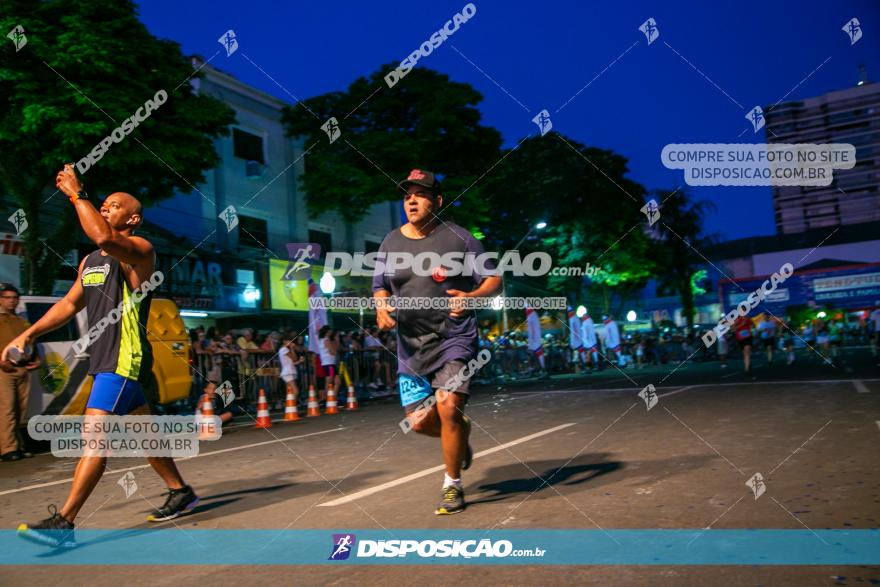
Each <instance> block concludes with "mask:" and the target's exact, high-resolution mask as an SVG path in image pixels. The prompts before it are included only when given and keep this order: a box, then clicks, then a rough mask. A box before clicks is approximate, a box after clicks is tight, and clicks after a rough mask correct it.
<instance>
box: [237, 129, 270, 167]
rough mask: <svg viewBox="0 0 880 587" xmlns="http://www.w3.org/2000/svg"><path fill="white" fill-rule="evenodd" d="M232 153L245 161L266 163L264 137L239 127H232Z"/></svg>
mask: <svg viewBox="0 0 880 587" xmlns="http://www.w3.org/2000/svg"><path fill="white" fill-rule="evenodd" d="M232 154H233V155H235V156H236V157H238V158H239V159H244V160H245V161H256V162H257V163H259V164H261V165H265V164H266V160H265V158H264V157H263V137H260V136H257V135H255V134H251V133H249V132H245V131H243V130H240V129H237V128H234V129H232Z"/></svg>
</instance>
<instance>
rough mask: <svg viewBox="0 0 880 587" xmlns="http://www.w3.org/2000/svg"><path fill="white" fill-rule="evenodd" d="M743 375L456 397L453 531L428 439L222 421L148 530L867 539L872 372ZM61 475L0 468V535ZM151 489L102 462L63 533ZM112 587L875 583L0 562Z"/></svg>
mask: <svg viewBox="0 0 880 587" xmlns="http://www.w3.org/2000/svg"><path fill="white" fill-rule="evenodd" d="M756 364H757V365H756V368H755V370H754V374H753V375H746V374H744V373H742V365H741V363H740V362H738V361H732V362H731V364H730V366H729V367H728V369H726V370H721V369H720V368H719V365H718V364H717V363H715V362H712V363H695V362H687V363H684V364H682V365H664V366H660V367H651V368H646V369H642V370H635V369H626V370H624V371H619V370H617V369H607V370H605V371H603V372H601V373H594V374H590V375H583V376H565V377H556V378H554V379H553V380H551V381H523V382H515V383H508V384H504V385H500V386H491V387H482V388H478V389H475V390H474V395H473V397H472V399H471V402H470V405H469V406H468V410H467V411H468V414H469V415H470V416H471V418H472V420H473V422H474V427H473V433H472V445H473V447H474V450H475V452H476V453H477V458H476V459H475V462H474V465H473V467H472V469H471V470H469V471H467V472H466V473H465V474H464V476H463V479H464V483H465V491H466V495H467V500H468V502H469V507H468V509H467V510H466V511H465V512H463V513H462V514H460V515H456V516H442V517H438V516H435V515H434V514H433V510H434V507H435V505H436V502H437V501H438V500H439V498H440V485H441V481H442V475H443V474H442V472H440V471H436V470H433V469H436V468H438V466H439V465H440V464H441V463H442V460H441V455H440V449H439V442H438V441H437V440H436V439H431V438H425V437H421V436H418V435H416V434H414V433H409V434H404V433H403V432H402V430H401V429H400V428H399V427H398V422H399V421H400V418H401V410H400V408H399V406H398V405H396V404H395V403H394V401H392V400H385V401H374V402H370V403H367V404H363V405H362V406H361V410H359V411H357V412H352V413H342V414H340V415H336V416H321V417H319V418H303V419H302V420H300V421H299V422H295V423H286V422H277V423H276V424H275V425H274V426H273V427H272V428H271V429H268V430H260V429H254V428H253V427H252V426H250V425H240V426H236V427H233V428H231V429H228V430H226V431H225V432H224V435H223V438H221V439H220V440H218V441H216V442H213V443H208V444H205V445H204V446H203V448H202V452H201V454H199V455H198V456H197V457H194V458H189V459H185V460H181V461H180V462H179V466H180V469H181V471H182V473H183V474H184V476H185V478H186V479H187V481H188V482H189V483H190V484H191V485H193V486H194V487H195V488H196V490H197V492H198V493H199V494H200V496H201V498H202V501H201V504H200V505H199V507H198V508H197V509H196V510H195V511H194V512H193V513H191V514H190V515H187V516H185V517H182V518H179V519H178V520H176V521H175V522H173V523H166V524H164V526H166V527H168V528H184V529H187V528H198V529H213V528H216V529H244V528H252V529H279V528H290V529H323V528H326V529H337V530H338V529H346V528H368V529H382V530H384V529H387V530H388V531H389V532H393V530H394V529H435V530H439V529H480V530H485V529H490V528H494V529H528V528H560V529H562V528H572V529H577V528H590V529H620V528H635V529H640V528H644V529H653V528H659V529H676V528H694V529H699V528H707V527H710V528H730V529H740V528H742V529H745V528H780V529H785V528H792V529H804V528H808V529H813V530H818V529H859V528H863V529H868V528H874V529H876V528H878V526H880V524H878V518H880V473H878V467H877V465H878V457H877V455H878V452H877V444H878V440H880V366H878V365H877V360H876V359H874V358H872V357H870V354H869V352H868V350H867V349H849V350H848V351H847V352H846V353H845V355H844V357H843V358H842V360H841V361H839V363H838V364H837V365H836V366H829V365H824V364H822V363H821V361H820V360H819V359H818V358H816V357H810V356H806V355H801V356H799V357H798V361H797V362H796V363H795V364H794V365H791V366H787V365H784V364H782V363H777V364H776V365H771V366H767V365H765V364H764V360H763V359H762V358H758V359H757V360H756ZM648 384H652V385H654V386H655V389H656V392H657V393H658V395H659V403H658V404H657V405H656V406H654V407H653V408H652V409H651V410H648V409H647V408H646V405H645V403H644V401H643V400H642V399H641V398H640V397H638V395H637V394H638V393H639V391H641V390H642V389H643V387H644V386H646V385H648ZM278 416H279V415H277V414H276V415H274V416H273V417H276V418H277V417H278ZM74 465H75V461H73V460H72V459H57V458H55V457H53V456H51V455H39V456H37V457H35V458H33V459H28V460H26V461H21V462H17V463H3V464H2V465H0V528H7V529H11V528H15V527H16V526H17V524H18V523H19V522H21V521H32V520H39V519H41V518H43V517H45V515H46V513H45V512H46V506H47V505H48V504H51V503H56V504H60V503H62V502H63V501H64V498H65V496H66V492H67V489H68V488H69V478H70V474H71V472H72V469H73V467H74ZM132 467H134V468H132ZM129 470H131V472H132V473H133V474H134V475H135V480H136V482H137V485H138V489H137V492H136V493H135V494H134V495H132V496H131V497H129V498H126V497H125V496H124V494H123V491H122V488H121V487H120V486H119V485H118V484H117V481H118V480H119V478H120V477H121V476H122V475H123V474H125V473H126V472H127V471H129ZM756 472H760V473H761V474H762V475H763V477H764V480H765V482H766V486H767V493H766V494H764V495H763V496H761V497H760V498H759V499H754V498H753V495H752V494H751V493H750V490H749V489H748V487H746V485H745V482H746V481H747V480H748V479H749V478H750V477H751V476H752V475H753V474H754V473H756ZM542 479H546V480H549V482H548V483H543V482H542ZM163 489H164V488H163V486H162V484H161V482H160V481H159V479H158V477H157V476H156V475H155V474H154V473H153V472H152V471H151V470H150V469H149V467H148V466H146V465H145V464H144V463H143V461H137V460H134V459H113V460H111V461H110V463H109V467H108V473H107V474H106V475H105V477H104V479H103V480H102V481H101V483H100V484H99V485H98V487H97V488H96V490H95V492H94V494H93V495H92V497H91V498H90V500H89V502H88V503H87V504H86V506H85V508H84V509H83V511H82V513H81V514H80V518H79V519H78V520H77V528H78V530H79V529H89V528H102V529H129V528H146V527H147V526H148V525H147V523H146V522H145V517H146V515H147V514H148V513H149V511H150V509H151V507H152V506H153V505H159V504H161V502H162V496H161V494H162V492H163ZM151 527H155V525H151ZM250 546H253V545H242V548H248V547H250ZM322 554H324V553H322ZM122 562H123V561H119V563H122ZM169 562H173V561H169ZM132 576H136V577H137V584H145V585H146V584H151V585H152V584H155V585H166V584H167V585H178V584H181V583H182V582H185V581H188V580H197V581H206V582H210V583H212V584H220V585H223V584H233V583H238V584H240V583H241V582H242V581H254V580H256V581H259V582H260V583H271V584H276V583H277V584H291V583H295V584H297V585H337V584H339V585H342V584H346V585H348V584H352V585H378V584H381V585H387V584H389V583H391V582H393V583H394V584H395V585H429V584H430V585H433V584H449V583H450V582H451V581H466V582H467V583H468V584H475V583H480V584H482V585H519V584H535V583H538V584H560V585H567V584H577V585H583V584H603V585H608V584H613V585H658V584H660V585H706V584H709V583H724V584H730V585H826V584H827V585H836V584H872V583H873V584H877V583H878V582H880V568H878V567H857V566H841V567H817V566H804V567H778V566H763V567H761V566H722V567H719V566H565V567H560V566H541V565H534V566H517V567H513V566H501V567H496V566H493V567H480V566H448V567H436V566H432V567H429V566H405V567H391V566H351V565H348V566H344V567H343V566H327V565H324V566H217V565H211V566H163V567H155V566H152V567H148V566H125V565H123V564H117V565H116V566H101V567H95V566H57V565H51V566H49V565H47V566H8V567H5V568H4V569H3V570H2V579H0V582H2V583H3V584H4V585H24V584H28V585H33V584H44V583H49V582H55V581H58V580H61V579H62V578H63V581H64V583H65V584H69V585H88V586H90V587H92V586H98V585H118V584H119V583H120V582H122V581H127V580H130V578H131V577H132Z"/></svg>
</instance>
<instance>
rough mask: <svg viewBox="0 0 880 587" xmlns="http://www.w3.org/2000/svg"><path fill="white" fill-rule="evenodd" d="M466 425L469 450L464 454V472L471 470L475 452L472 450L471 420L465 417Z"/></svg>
mask: <svg viewBox="0 0 880 587" xmlns="http://www.w3.org/2000/svg"><path fill="white" fill-rule="evenodd" d="M464 425H465V426H466V427H467V437H468V440H467V450H466V451H465V453H464V460H463V461H461V469H462V470H463V471H467V470H468V469H470V468H471V463H472V462H473V461H474V451H473V449H472V448H471V419H470V418H468V417H467V416H465V417H464Z"/></svg>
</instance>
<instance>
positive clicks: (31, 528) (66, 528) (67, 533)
mask: <svg viewBox="0 0 880 587" xmlns="http://www.w3.org/2000/svg"><path fill="white" fill-rule="evenodd" d="M49 513H50V514H52V515H51V516H49V517H48V518H46V519H45V520H43V521H42V522H37V523H36V524H19V526H18V536H19V537H20V538H24V539H25V540H28V541H30V542H36V543H37V544H42V545H44V546H51V547H53V548H74V547H76V537H75V536H74V533H73V532H74V526H73V524H72V523H71V522H68V521H67V519H66V518H65V517H63V516H62V515H61V514H59V513H58V509H57V508H56V507H55V506H54V505H50V506H49Z"/></svg>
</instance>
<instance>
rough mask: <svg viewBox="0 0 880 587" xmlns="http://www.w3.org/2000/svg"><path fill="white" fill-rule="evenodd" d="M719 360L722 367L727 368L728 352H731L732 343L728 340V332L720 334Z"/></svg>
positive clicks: (718, 342)
mask: <svg viewBox="0 0 880 587" xmlns="http://www.w3.org/2000/svg"><path fill="white" fill-rule="evenodd" d="M716 344H717V345H718V361H719V362H720V363H721V368H722V369H727V353H729V352H730V343H729V342H728V341H727V333H726V332H725V333H724V334H721V335H719V336H718V341H717V342H716Z"/></svg>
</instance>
